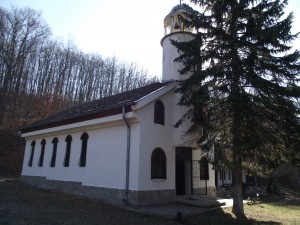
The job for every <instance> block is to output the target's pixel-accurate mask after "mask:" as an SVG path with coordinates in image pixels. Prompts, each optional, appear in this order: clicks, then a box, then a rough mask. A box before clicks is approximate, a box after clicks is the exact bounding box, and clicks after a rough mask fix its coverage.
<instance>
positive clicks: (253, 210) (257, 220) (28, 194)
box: [0, 180, 300, 225]
mask: <svg viewBox="0 0 300 225" xmlns="http://www.w3.org/2000/svg"><path fill="white" fill-rule="evenodd" d="M262 200H263V203H260V204H254V205H245V212H246V216H247V219H243V220H238V219H236V218H235V216H234V215H232V214H231V212H230V211H231V208H226V209H218V210H213V211H209V212H206V213H204V214H200V215H196V216H192V217H185V218H183V220H182V221H177V220H174V219H165V218H161V217H158V216H153V215H145V214H141V213H138V212H134V211H129V210H126V209H124V208H120V207H116V206H113V205H110V204H106V203H103V202H101V201H97V200H92V199H88V198H81V197H77V196H74V195H69V194H65V193H61V192H56V191H49V190H43V189H37V188H34V187H31V186H29V185H26V184H24V183H22V182H20V181H18V180H13V181H3V180H2V181H1V180H0V225H28V224H30V225H41V224H43V225H69V224H70V225H71V224H72V225H85V224H88V225H93V224H94V225H98V224H101V225H102V224H103V225H107V224H110V225H113V224H116V225H122V224H124V225H144V224H146V225H147V224H149V225H150V224H151V225H152V224H153V225H158V224H189V225H192V224H198V225H202V224H205V225H214V224H218V225H219V224H220V225H227V224H230V225H232V224H233V225H235V224H239V225H240V224H252V225H254V224H259V225H263V224H266V225H279V224H284V225H285V224H293V225H299V224H300V197H299V195H298V196H297V195H287V196H284V198H282V199H280V200H278V199H275V198H273V199H272V198H271V199H270V198H268V199H267V201H268V202H265V201H264V199H262ZM274 200H276V201H274Z"/></svg>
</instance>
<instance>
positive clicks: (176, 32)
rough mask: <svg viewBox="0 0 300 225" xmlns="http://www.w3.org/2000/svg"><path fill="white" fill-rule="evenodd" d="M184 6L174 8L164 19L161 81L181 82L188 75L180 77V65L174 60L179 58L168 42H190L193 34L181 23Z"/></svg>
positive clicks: (174, 48)
mask: <svg viewBox="0 0 300 225" xmlns="http://www.w3.org/2000/svg"><path fill="white" fill-rule="evenodd" d="M185 7H186V6H185V5H182V4H179V5H177V6H174V7H173V9H172V10H171V12H170V13H169V14H168V15H167V16H166V17H165V19H164V28H165V36H164V37H163V38H162V40H161V46H162V48H163V64H162V80H163V81H168V80H183V79H186V78H187V76H189V75H188V74H186V75H181V74H180V73H179V72H178V70H179V69H181V68H182V65H181V64H180V63H175V62H174V59H176V58H177V57H178V56H180V53H179V52H178V50H177V48H176V47H175V46H174V45H172V44H171V42H170V40H175V41H178V42H187V41H190V40H192V39H193V38H194V37H193V34H192V31H191V30H190V29H187V28H186V27H185V26H184V24H183V21H182V18H184V17H185V15H184V12H185V11H186V9H185Z"/></svg>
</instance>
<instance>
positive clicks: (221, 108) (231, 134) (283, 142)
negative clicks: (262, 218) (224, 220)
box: [172, 0, 300, 216]
mask: <svg viewBox="0 0 300 225" xmlns="http://www.w3.org/2000/svg"><path fill="white" fill-rule="evenodd" d="M191 2H192V3H195V4H196V5H199V6H200V10H199V11H196V10H193V9H192V8H190V7H189V6H187V5H186V9H187V14H186V16H187V17H186V19H184V24H185V26H189V27H190V28H194V29H195V31H196V32H195V39H194V40H191V41H189V42H176V41H172V43H173V44H174V45H175V46H176V47H177V48H178V51H179V52H180V53H181V55H180V57H178V58H177V59H176V60H175V61H177V62H181V63H182V64H183V65H184V66H183V68H182V69H181V71H180V73H181V74H185V73H186V72H187V71H191V72H192V75H191V76H190V77H189V78H188V79H186V80H184V81H182V82H180V83H179V88H178V90H177V91H178V92H179V93H181V94H182V98H181V100H180V102H179V105H183V106H187V107H190V108H191V110H190V111H189V112H188V113H187V114H186V115H184V116H183V117H182V118H181V120H180V121H178V124H177V125H179V124H180V123H182V122H183V121H184V120H186V119H189V118H192V121H193V125H192V127H191V128H190V130H189V131H190V132H194V131H198V132H201V133H202V137H201V138H200V139H199V141H198V143H199V145H200V146H201V147H202V149H203V150H206V151H213V150H215V152H220V151H222V152H223V153H225V154H224V155H223V160H225V161H224V163H225V164H226V165H227V166H228V167H229V168H231V169H232V170H233V190H234V197H233V201H234V204H233V209H232V212H233V213H234V214H236V215H237V216H244V208H243V202H242V200H243V196H242V170H243V169H248V170H250V171H253V172H256V171H257V170H259V169H260V170H263V169H264V168H266V167H276V166H278V165H280V164H282V163H284V162H286V161H287V160H288V159H290V158H291V157H292V156H295V155H296V154H297V151H298V154H299V118H300V117H299V113H300V108H299V98H300V88H299V82H300V75H299V72H300V64H299V56H300V54H299V51H298V50H293V49H292V47H291V44H292V41H293V40H295V39H296V38H297V36H298V34H292V33H291V26H292V19H293V15H292V14H289V15H287V16H286V17H285V15H284V11H283V10H284V8H285V6H286V5H287V0H191ZM181 19H183V18H181ZM297 129H298V130H297Z"/></svg>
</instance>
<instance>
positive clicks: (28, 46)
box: [0, 7, 157, 132]
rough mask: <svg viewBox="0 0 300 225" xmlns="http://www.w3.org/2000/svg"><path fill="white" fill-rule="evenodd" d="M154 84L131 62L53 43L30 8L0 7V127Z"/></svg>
mask: <svg viewBox="0 0 300 225" xmlns="http://www.w3.org/2000/svg"><path fill="white" fill-rule="evenodd" d="M99 41H100V40H99ZM155 81H157V77H153V76H150V75H149V74H148V72H147V70H145V69H144V68H142V67H140V66H139V65H137V64H136V63H128V62H123V61H119V60H118V59H117V58H116V57H108V58H103V57H102V56H101V55H98V54H93V53H84V52H82V51H81V50H79V49H78V48H77V47H76V45H75V44H74V43H72V42H71V41H69V42H67V43H64V42H62V41H59V40H56V39H55V38H53V36H52V33H51V29H50V27H49V25H48V24H47V23H46V22H45V21H44V20H43V18H42V15H41V14H40V13H39V12H37V11H35V10H33V9H30V8H20V9H19V8H13V7H12V8H11V9H10V10H7V9H5V8H1V7H0V129H10V130H11V131H14V132H16V131H17V130H18V128H19V127H20V126H23V125H25V124H28V123H30V122H33V121H35V120H38V119H41V118H43V117H45V116H48V115H51V114H53V113H56V112H58V111H61V110H63V109H64V108H66V107H70V106H72V105H75V104H80V103H82V102H86V101H91V100H94V99H98V98H103V97H106V96H109V95H114V94H117V93H121V92H124V91H128V90H131V89H134V88H137V87H141V86H144V85H147V84H149V83H152V82H155Z"/></svg>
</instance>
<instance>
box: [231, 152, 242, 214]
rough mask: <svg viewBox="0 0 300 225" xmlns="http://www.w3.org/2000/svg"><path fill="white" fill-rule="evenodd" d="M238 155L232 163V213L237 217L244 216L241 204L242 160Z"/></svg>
mask: <svg viewBox="0 0 300 225" xmlns="http://www.w3.org/2000/svg"><path fill="white" fill-rule="evenodd" d="M239 158H240V157H235V159H234V165H233V174H232V176H233V177H232V178H233V207H232V213H234V214H235V215H236V217H237V218H240V217H245V213H244V205H243V179H242V161H241V160H239Z"/></svg>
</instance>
